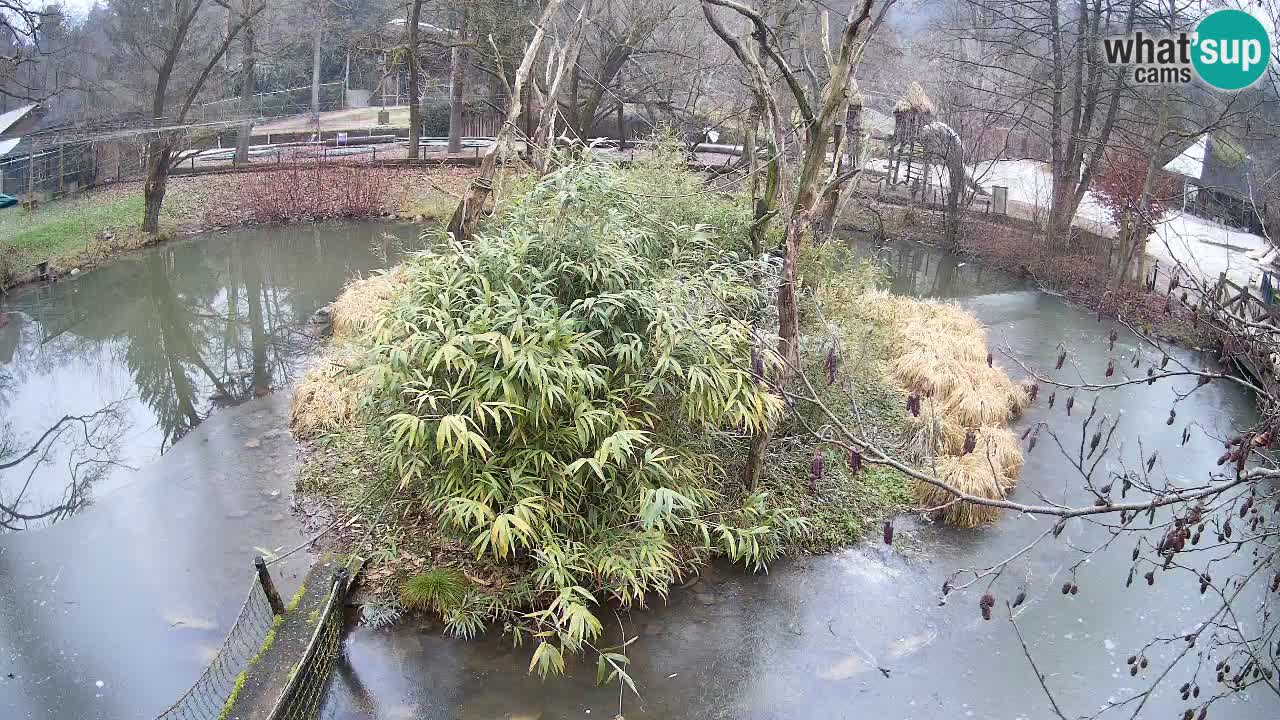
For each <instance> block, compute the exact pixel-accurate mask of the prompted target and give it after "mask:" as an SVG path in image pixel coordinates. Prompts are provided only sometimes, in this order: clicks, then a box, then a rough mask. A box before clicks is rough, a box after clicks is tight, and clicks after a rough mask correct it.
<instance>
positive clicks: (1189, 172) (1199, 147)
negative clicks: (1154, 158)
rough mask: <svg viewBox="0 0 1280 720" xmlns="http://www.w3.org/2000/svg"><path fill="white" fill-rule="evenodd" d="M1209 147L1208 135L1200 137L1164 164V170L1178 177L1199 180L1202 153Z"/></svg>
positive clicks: (1202, 165) (1202, 161) (1202, 159)
mask: <svg viewBox="0 0 1280 720" xmlns="http://www.w3.org/2000/svg"><path fill="white" fill-rule="evenodd" d="M1208 145H1209V136H1208V134H1205V135H1201V136H1200V137H1199V138H1198V139H1197V140H1196V141H1195V142H1193V143H1191V144H1190V145H1189V146H1187V149H1186V150H1183V151H1182V152H1181V153H1180V154H1179V155H1178V157H1176V158H1174V159H1172V160H1170V161H1169V162H1168V163H1166V164H1165V166H1164V169H1165V170H1168V171H1169V172H1171V173H1176V174H1178V175H1186V176H1187V177H1189V178H1195V179H1197V180H1199V179H1200V176H1201V175H1202V174H1204V151H1205V148H1206V147H1208Z"/></svg>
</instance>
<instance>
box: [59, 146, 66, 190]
mask: <svg viewBox="0 0 1280 720" xmlns="http://www.w3.org/2000/svg"><path fill="white" fill-rule="evenodd" d="M65 149H66V145H65V144H63V145H59V146H58V193H59V194H61V193H62V190H63V184H62V183H63V179H64V178H65V177H66V160H65V154H64V152H63V151H64V150H65Z"/></svg>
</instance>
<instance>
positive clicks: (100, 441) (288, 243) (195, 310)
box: [0, 227, 395, 526]
mask: <svg viewBox="0 0 1280 720" xmlns="http://www.w3.org/2000/svg"><path fill="white" fill-rule="evenodd" d="M281 233H283V237H281V236H280V235H281ZM380 236H381V233H380V232H378V231H376V229H373V228H363V229H361V228H346V229H343V228H333V227H315V228H299V229H287V230H284V231H281V230H279V229H276V230H271V231H262V232H254V233H247V234H245V235H242V236H239V237H228V236H221V237H213V238H209V239H207V240H204V241H201V242H196V243H179V244H174V245H171V246H167V247H164V248H160V249H157V250H154V251H151V252H149V253H146V254H143V255H138V256H135V257H132V258H127V259H124V260H121V261H119V262H118V263H116V264H113V265H110V266H108V267H106V268H103V269H101V270H98V271H96V272H93V273H89V274H88V275H86V276H83V277H80V278H77V279H76V280H75V281H73V282H71V283H59V284H57V285H49V286H44V287H40V288H33V289H31V290H29V291H24V292H22V293H21V294H19V295H15V296H11V297H10V298H9V299H7V302H8V303H9V305H8V307H6V308H5V309H3V310H0V313H8V323H7V324H6V325H0V409H2V408H4V407H5V406H6V403H8V402H10V401H11V397H12V393H14V392H16V391H17V389H19V388H21V387H23V386H25V385H27V384H28V383H29V382H42V381H45V380H44V378H46V377H47V378H53V379H54V380H56V379H57V377H58V375H59V374H63V373H68V372H70V373H77V372H82V371H81V370H79V369H78V368H79V367H86V368H97V367H98V366H100V365H101V362H102V358H103V357H104V356H105V355H106V354H109V355H110V356H111V357H112V358H113V362H115V363H119V365H120V366H123V368H124V369H127V371H128V373H129V376H130V379H131V381H132V383H133V384H134V386H135V387H136V390H134V391H132V394H134V395H136V400H137V401H141V403H142V404H144V405H145V406H146V407H147V408H148V409H149V410H150V412H151V413H152V414H153V415H154V416H155V418H156V426H157V428H158V429H159V431H160V433H161V439H160V443H159V445H160V447H159V450H160V451H161V452H163V451H164V450H166V449H168V448H169V447H170V446H172V444H173V443H174V442H176V441H177V440H179V439H181V438H182V437H183V436H184V435H186V434H187V433H188V432H190V431H191V430H192V429H193V428H195V427H196V426H198V425H199V424H200V423H201V422H203V421H204V419H205V418H207V417H208V416H209V414H210V413H211V412H212V411H213V410H214V409H216V408H217V407H219V406H223V405H232V404H236V403H239V402H242V401H244V400H247V399H249V398H252V397H255V396H261V395H265V394H267V393H268V392H270V391H271V390H272V389H273V388H275V387H279V386H281V385H283V384H286V383H288V382H289V381H290V380H291V379H292V378H293V376H294V374H295V373H296V372H297V371H298V370H299V369H300V367H301V363H302V361H303V359H304V358H305V357H306V355H307V354H308V353H309V351H310V350H311V349H312V348H313V347H314V345H315V342H316V337H315V332H314V330H315V328H314V327H313V326H311V325H309V323H308V321H309V319H310V317H311V315H312V314H313V313H314V311H315V310H316V308H318V307H320V306H321V305H323V304H325V303H328V302H330V301H332V300H333V298H334V296H335V295H336V294H337V293H338V291H339V290H340V289H341V288H342V286H343V285H344V284H345V283H346V281H347V280H348V279H349V278H350V277H352V276H353V275H356V274H360V273H364V272H367V271H368V270H371V269H373V268H377V267H384V266H385V265H386V264H387V263H388V262H394V261H395V259H394V253H392V257H390V258H387V257H378V256H379V255H380V254H382V253H385V252H386V251H387V247H385V244H384V245H383V246H382V247H381V248H375V247H371V244H370V240H371V239H374V238H376V237H380ZM51 390H52V391H53V392H52V393H51V394H52V396H53V397H52V400H53V402H54V403H56V405H55V407H57V408H58V410H59V411H60V412H61V411H63V407H62V406H66V407H67V408H68V410H69V411H70V413H71V414H75V413H76V412H81V411H83V408H75V401H76V400H77V398H74V397H63V396H59V395H58V394H57V389H56V386H55V387H52V388H51ZM131 402H132V400H131ZM125 405H129V403H126V404H125ZM132 407H134V408H136V407H137V406H136V405H133V406H132ZM117 410H120V408H117ZM132 412H136V410H135V411H132ZM117 416H118V417H117V421H116V422H115V423H104V424H103V427H102V428H99V429H97V430H96V431H95V432H94V433H92V434H90V435H89V436H88V437H87V440H88V442H89V444H87V445H85V444H84V443H83V442H82V447H80V448H79V449H77V448H75V447H72V445H70V444H69V443H70V442H71V440H72V437H71V436H70V435H59V436H58V440H57V442H47V443H45V444H43V445H42V448H41V450H40V453H39V456H38V457H44V459H45V461H44V462H41V463H39V470H38V472H36V470H35V469H33V468H32V467H31V465H32V464H33V463H35V458H36V457H37V456H31V457H28V458H27V459H26V461H25V464H23V465H22V466H21V467H17V466H15V467H12V468H9V469H7V470H6V469H4V468H2V467H0V503H3V504H5V505H6V506H7V507H9V508H10V509H17V508H16V507H15V506H16V505H18V504H22V505H23V507H24V508H26V509H24V510H22V511H21V512H20V513H19V514H17V515H15V514H12V513H11V514H9V515H7V516H6V515H5V513H4V512H3V511H0V520H4V519H5V518H6V517H8V518H9V519H10V520H14V521H15V522H14V523H13V524H16V525H19V526H22V525H24V524H25V521H23V522H18V521H20V520H22V518H21V517H20V515H42V519H43V520H44V521H46V522H47V521H50V520H52V519H57V518H59V517H64V516H65V515H68V514H70V512H73V511H74V509H75V508H76V507H80V506H82V505H83V503H84V502H85V501H86V500H87V499H88V496H89V490H90V488H92V486H93V483H94V482H95V481H96V480H98V479H100V478H101V477H102V476H104V475H105V474H106V473H107V472H109V471H110V470H111V468H112V466H113V463H114V461H115V458H116V457H117V456H118V454H117V453H116V452H115V449H116V446H117V445H118V444H119V443H120V442H121V441H122V439H123V435H124V433H123V428H124V425H125V423H126V422H127V420H128V419H129V412H124V411H119V412H117ZM108 427H109V428H112V429H114V430H115V432H111V433H108V432H107V431H106V430H107V428H108ZM44 430H45V428H38V427H31V426H26V427H24V426H23V419H22V418H21V416H15V417H13V419H12V420H10V421H9V426H8V427H5V426H3V425H0V446H3V445H4V444H5V443H6V442H7V444H8V445H9V446H10V450H11V452H25V450H26V449H27V447H29V446H23V447H21V448H20V447H18V444H19V438H20V439H21V440H22V441H25V442H28V443H30V442H33V441H34V439H35V438H36V437H38V436H40V435H41V433H43V432H44ZM80 436H83V433H81V434H80ZM81 439H82V440H84V439H85V438H84V437H81ZM95 447H96V449H94V448H95ZM90 449H93V452H94V453H98V454H99V455H97V457H99V461H97V462H94V463H90V464H84V462H83V461H84V460H85V459H86V452H87V451H88V450H90ZM2 450H3V447H0V451H2ZM108 451H110V452H108ZM46 455H47V457H45V456H46ZM2 457H3V455H0V458H2ZM77 458H78V459H77ZM64 463H66V469H65V471H63V470H61V469H60V467H61V465H62V464H64ZM55 471H56V473H55ZM28 475H30V476H31V477H34V480H32V479H31V478H30V477H28ZM55 475H57V477H55ZM64 481H65V482H67V483H68V484H67V491H66V493H65V494H64V497H63V499H62V501H60V502H57V503H53V502H52V501H47V502H46V504H50V505H51V506H50V507H46V508H39V509H37V508H30V507H27V506H29V505H30V504H31V502H32V498H31V497H30V494H29V493H28V492H27V489H28V488H29V487H32V482H34V483H37V484H40V483H43V484H44V485H45V487H49V486H50V484H51V483H54V482H57V483H62V482H64ZM55 492H56V491H55ZM44 495H45V497H46V498H48V497H49V493H44ZM15 500H16V501H17V502H15ZM64 506H65V507H64ZM49 511H52V512H49Z"/></svg>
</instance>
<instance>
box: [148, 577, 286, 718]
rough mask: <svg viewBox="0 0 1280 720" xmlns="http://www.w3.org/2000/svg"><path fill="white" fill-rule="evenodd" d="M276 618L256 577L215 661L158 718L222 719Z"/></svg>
mask: <svg viewBox="0 0 1280 720" xmlns="http://www.w3.org/2000/svg"><path fill="white" fill-rule="evenodd" d="M274 621H275V616H274V615H273V614H272V612H271V603H270V601H269V600H268V599H267V594H266V592H264V591H263V589H262V586H261V585H260V584H258V579H257V577H256V576H255V577H254V578H253V582H251V583H250V585H249V596H248V597H247V598H245V601H244V605H242V606H240V613H239V614H238V615H237V616H236V621H235V623H234V624H232V626H231V631H230V632H229V633H228V634H227V639H226V640H225V641H223V643H222V647H220V648H219V649H218V653H217V655H216V656H215V657H214V659H213V662H211V663H210V664H209V667H207V668H205V671H204V674H203V675H201V676H200V679H199V680H196V682H195V684H194V685H192V686H191V689H189V690H187V692H186V693H184V694H183V695H182V697H180V698H178V701H177V702H175V703H174V704H173V705H172V706H171V707H170V708H169V709H168V710H165V711H164V712H163V713H161V714H160V716H159V718H158V720H219V718H221V716H222V710H223V706H224V705H226V702H227V699H228V698H230V697H231V693H232V691H233V690H234V689H235V685H236V678H237V677H238V676H239V675H240V673H241V672H242V671H244V669H245V668H247V667H248V666H249V660H250V659H251V658H252V657H253V656H254V655H255V654H256V653H257V652H258V650H259V649H260V648H261V647H262V643H263V641H264V640H265V639H266V636H267V632H268V631H270V630H271V625H272V623H273V622H274Z"/></svg>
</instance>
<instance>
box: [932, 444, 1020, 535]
mask: <svg viewBox="0 0 1280 720" xmlns="http://www.w3.org/2000/svg"><path fill="white" fill-rule="evenodd" d="M929 470H932V471H933V473H934V475H935V476H936V477H937V478H938V479H939V480H942V481H943V482H945V483H947V484H948V485H950V486H951V487H954V488H956V489H957V490H960V491H961V492H965V493H968V494H970V495H978V496H981V497H988V498H992V499H1000V498H1003V497H1004V496H1005V493H1006V490H1005V488H1006V487H1007V486H1009V485H1010V484H1011V483H1012V482H1013V481H1012V480H1010V479H1009V478H1007V477H1005V476H1004V474H1003V473H1002V472H1001V471H1000V468H999V466H998V465H995V464H994V463H993V462H992V461H991V460H989V459H988V458H987V457H986V456H985V455H983V454H979V453H978V452H972V453H969V454H968V455H958V456H957V455H942V456H940V457H938V458H937V459H936V460H935V461H934V463H933V467H932V468H929ZM915 494H916V499H917V500H918V501H919V502H920V504H921V505H922V506H923V507H925V508H927V509H938V511H939V512H941V513H942V517H943V519H944V520H946V521H947V522H948V523H950V524H952V525H955V526H957V527H977V526H979V525H984V524H986V523H990V522H995V520H996V519H997V518H998V517H1000V511H999V510H998V509H996V508H992V507H987V506H986V505H975V504H973V503H967V502H956V499H955V496H954V495H952V494H951V493H949V492H947V491H946V490H943V489H942V488H940V487H938V486H936V485H931V484H929V483H926V482H916V484H915Z"/></svg>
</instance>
